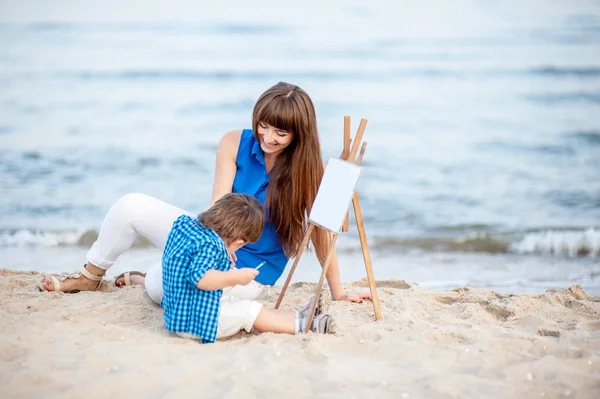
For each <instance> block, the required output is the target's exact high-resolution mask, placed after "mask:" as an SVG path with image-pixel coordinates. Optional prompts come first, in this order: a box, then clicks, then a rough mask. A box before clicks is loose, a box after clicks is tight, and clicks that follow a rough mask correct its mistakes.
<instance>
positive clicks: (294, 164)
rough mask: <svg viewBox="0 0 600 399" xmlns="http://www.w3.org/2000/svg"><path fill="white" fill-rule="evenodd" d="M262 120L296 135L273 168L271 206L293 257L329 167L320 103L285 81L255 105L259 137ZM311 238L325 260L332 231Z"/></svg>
mask: <svg viewBox="0 0 600 399" xmlns="http://www.w3.org/2000/svg"><path fill="white" fill-rule="evenodd" d="M261 122H262V123H266V124H269V125H271V126H273V127H276V128H278V129H282V130H285V131H288V132H290V133H291V134H292V142H291V143H290V144H289V145H288V146H287V147H286V148H285V149H284V150H283V152H282V153H281V154H279V155H278V156H277V158H276V160H275V165H274V166H273V169H272V170H271V180H270V182H269V189H268V191H267V200H266V208H267V217H268V218H269V221H270V222H271V224H273V226H275V229H276V231H277V235H278V236H279V238H280V240H281V245H282V248H283V250H284V252H285V254H286V256H287V257H293V256H296V255H297V254H298V250H299V249H300V244H302V239H303V238H304V234H305V232H306V227H307V217H308V214H309V213H310V209H311V207H312V204H313V202H314V200H315V197H316V196H317V190H318V189H319V184H320V183H321V179H322V178H323V172H324V167H323V159H322V158H321V145H320V143H319V133H318V131H317V117H316V114H315V107H314V105H313V103H312V100H311V99H310V97H309V96H308V94H307V93H306V92H305V91H304V90H302V89H301V88H300V87H298V86H295V85H292V84H289V83H284V82H279V83H277V84H276V85H275V86H273V87H271V88H270V89H268V90H267V91H265V92H264V93H263V94H262V95H261V96H260V97H259V99H258V100H257V101H256V104H255V106H254V111H253V113H252V129H253V130H254V137H255V138H256V139H257V140H260V138H259V137H258V133H257V132H258V124H259V123H261ZM311 238H312V242H313V245H314V247H315V250H316V253H317V258H318V259H319V261H320V262H321V264H323V262H324V261H325V256H326V254H327V249H328V242H327V238H328V235H327V234H326V233H325V232H324V231H322V230H321V229H315V232H314V233H313V234H312V237H311Z"/></svg>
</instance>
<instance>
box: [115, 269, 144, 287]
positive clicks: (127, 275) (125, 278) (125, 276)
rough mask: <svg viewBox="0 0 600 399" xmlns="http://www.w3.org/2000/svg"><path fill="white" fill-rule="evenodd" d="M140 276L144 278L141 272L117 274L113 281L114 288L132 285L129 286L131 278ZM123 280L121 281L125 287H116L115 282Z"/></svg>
mask: <svg viewBox="0 0 600 399" xmlns="http://www.w3.org/2000/svg"><path fill="white" fill-rule="evenodd" d="M132 275H134V276H141V277H144V278H145V277H146V273H142V272H125V273H121V274H119V275H118V276H117V277H115V280H114V284H115V287H117V288H123V287H129V286H131V285H133V284H131V276H132ZM120 278H123V281H124V282H125V285H117V280H118V279H120Z"/></svg>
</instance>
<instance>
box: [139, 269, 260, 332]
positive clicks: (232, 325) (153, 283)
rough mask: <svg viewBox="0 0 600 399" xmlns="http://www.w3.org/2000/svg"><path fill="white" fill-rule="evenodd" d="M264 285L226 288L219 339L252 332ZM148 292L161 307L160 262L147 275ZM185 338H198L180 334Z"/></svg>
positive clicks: (221, 310)
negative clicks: (243, 332)
mask: <svg viewBox="0 0 600 399" xmlns="http://www.w3.org/2000/svg"><path fill="white" fill-rule="evenodd" d="M262 290H263V285H262V284H260V283H257V282H256V281H252V282H250V284H247V285H236V286H234V287H233V288H231V289H229V288H225V289H224V290H223V296H222V297H221V307H220V310H219V322H218V327H217V339H219V338H226V337H230V336H232V335H235V334H237V333H238V332H240V331H241V330H242V329H244V330H246V331H247V332H250V331H251V330H252V326H253V325H254V322H255V321H256V318H257V317H258V314H259V313H260V310H261V309H262V307H263V305H262V303H260V302H257V301H255V300H254V299H256V298H258V296H259V295H260V294H261V293H262ZM146 292H147V293H148V296H149V297H150V298H151V299H152V300H153V301H154V302H156V303H158V304H159V305H160V303H161V301H162V297H163V288H162V264H161V262H158V263H157V264H155V265H154V266H152V267H151V268H150V270H148V272H147V273H146ZM177 335H179V336H181V337H184V338H194V339H197V338H198V337H196V336H194V335H192V334H186V333H178V334H177Z"/></svg>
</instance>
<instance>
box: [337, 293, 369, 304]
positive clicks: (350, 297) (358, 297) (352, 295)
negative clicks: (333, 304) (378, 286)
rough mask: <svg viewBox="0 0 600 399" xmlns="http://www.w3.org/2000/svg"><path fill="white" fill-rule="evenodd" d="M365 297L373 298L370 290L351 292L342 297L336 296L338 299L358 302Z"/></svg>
mask: <svg viewBox="0 0 600 399" xmlns="http://www.w3.org/2000/svg"><path fill="white" fill-rule="evenodd" d="M363 299H368V300H372V298H371V293H370V292H349V293H347V294H343V295H342V296H341V297H339V298H336V299H335V300H336V301H348V302H356V303H362V302H363Z"/></svg>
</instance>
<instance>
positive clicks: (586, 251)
mask: <svg viewBox="0 0 600 399" xmlns="http://www.w3.org/2000/svg"><path fill="white" fill-rule="evenodd" d="M510 250H511V251H512V252H516V253H519V254H545V255H558V256H569V257H576V256H586V255H587V256H593V257H597V256H600V229H593V228H590V229H587V230H583V231H581V230H575V231H560V230H548V231H540V232H531V233H527V234H525V236H524V237H522V238H521V239H520V240H519V241H517V242H515V243H513V244H512V245H511V246H510Z"/></svg>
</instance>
